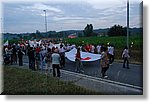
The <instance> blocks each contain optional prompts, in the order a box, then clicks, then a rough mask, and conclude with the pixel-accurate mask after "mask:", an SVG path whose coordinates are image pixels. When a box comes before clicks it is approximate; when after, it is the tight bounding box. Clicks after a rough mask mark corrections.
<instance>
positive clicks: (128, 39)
mask: <svg viewBox="0 0 150 102" xmlns="http://www.w3.org/2000/svg"><path fill="white" fill-rule="evenodd" d="M127 47H128V49H129V0H127Z"/></svg>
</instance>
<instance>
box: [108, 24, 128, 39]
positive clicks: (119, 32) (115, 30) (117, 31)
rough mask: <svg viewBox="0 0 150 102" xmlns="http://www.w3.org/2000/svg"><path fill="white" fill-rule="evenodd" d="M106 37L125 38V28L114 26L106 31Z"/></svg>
mask: <svg viewBox="0 0 150 102" xmlns="http://www.w3.org/2000/svg"><path fill="white" fill-rule="evenodd" d="M107 34H108V36H126V28H124V27H122V26H120V25H114V26H112V27H111V28H110V29H109V30H108V33H107Z"/></svg>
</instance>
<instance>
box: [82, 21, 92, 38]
mask: <svg viewBox="0 0 150 102" xmlns="http://www.w3.org/2000/svg"><path fill="white" fill-rule="evenodd" d="M83 33H84V35H85V36H87V37H89V36H92V34H93V25H92V24H87V26H86V27H85V28H84V30H83Z"/></svg>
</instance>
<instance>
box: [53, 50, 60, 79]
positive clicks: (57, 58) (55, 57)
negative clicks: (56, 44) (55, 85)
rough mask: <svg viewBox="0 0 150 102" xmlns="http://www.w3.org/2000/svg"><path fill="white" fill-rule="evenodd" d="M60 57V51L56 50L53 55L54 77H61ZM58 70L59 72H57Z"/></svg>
mask: <svg viewBox="0 0 150 102" xmlns="http://www.w3.org/2000/svg"><path fill="white" fill-rule="evenodd" d="M60 60H61V58H60V55H59V54H58V49H55V50H54V53H53V54H52V68H53V77H56V72H57V77H60ZM55 70H57V71H55Z"/></svg>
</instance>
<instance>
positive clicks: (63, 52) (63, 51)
mask: <svg viewBox="0 0 150 102" xmlns="http://www.w3.org/2000/svg"><path fill="white" fill-rule="evenodd" d="M59 54H60V58H61V61H60V66H61V68H63V67H65V49H64V47H63V45H62V44H61V45H60V48H59Z"/></svg>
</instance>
